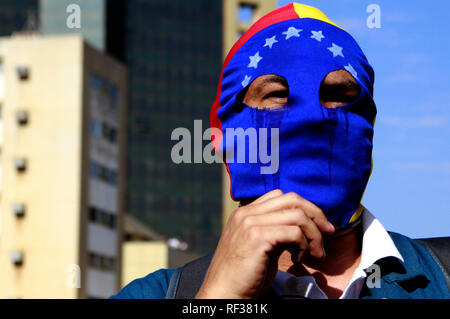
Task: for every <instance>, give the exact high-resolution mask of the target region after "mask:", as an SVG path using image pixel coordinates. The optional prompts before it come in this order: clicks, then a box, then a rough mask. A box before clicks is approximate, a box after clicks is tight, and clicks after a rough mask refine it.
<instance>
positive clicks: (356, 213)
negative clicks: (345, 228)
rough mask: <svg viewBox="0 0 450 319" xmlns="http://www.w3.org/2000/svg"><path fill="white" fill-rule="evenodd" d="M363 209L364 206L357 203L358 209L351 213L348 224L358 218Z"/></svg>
mask: <svg viewBox="0 0 450 319" xmlns="http://www.w3.org/2000/svg"><path fill="white" fill-rule="evenodd" d="M363 210H364V206H363V205H361V204H359V207H358V209H357V210H356V212H355V213H354V214H353V216H352V218H350V221H349V222H348V223H349V224H351V223H354V222H356V221H357V220H358V218H359V217H360V216H361V214H362V212H363Z"/></svg>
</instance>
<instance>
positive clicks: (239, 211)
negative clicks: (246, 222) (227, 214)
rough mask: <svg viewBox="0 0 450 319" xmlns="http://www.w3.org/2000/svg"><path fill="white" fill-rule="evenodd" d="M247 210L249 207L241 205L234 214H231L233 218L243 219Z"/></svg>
mask: <svg viewBox="0 0 450 319" xmlns="http://www.w3.org/2000/svg"><path fill="white" fill-rule="evenodd" d="M246 210H247V208H246V207H245V206H242V207H239V208H238V209H236V210H235V211H234V212H233V214H232V215H231V218H232V220H234V221H236V220H241V219H242V218H243V216H244V215H245V211H246Z"/></svg>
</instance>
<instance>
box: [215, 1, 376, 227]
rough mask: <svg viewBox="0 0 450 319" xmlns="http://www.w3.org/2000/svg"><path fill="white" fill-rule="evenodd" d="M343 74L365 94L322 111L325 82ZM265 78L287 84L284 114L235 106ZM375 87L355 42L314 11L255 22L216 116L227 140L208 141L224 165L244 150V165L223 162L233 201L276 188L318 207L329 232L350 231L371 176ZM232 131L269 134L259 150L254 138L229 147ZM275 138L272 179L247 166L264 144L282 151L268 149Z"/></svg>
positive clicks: (240, 45)
mask: <svg viewBox="0 0 450 319" xmlns="http://www.w3.org/2000/svg"><path fill="white" fill-rule="evenodd" d="M340 69H343V70H347V71H348V72H349V73H350V74H351V75H352V76H353V77H354V79H355V80H356V81H357V82H358V83H359V85H360V88H361V92H360V96H359V97H358V99H357V100H356V101H354V102H352V103H350V104H347V105H345V106H342V107H338V108H334V109H331V108H326V107H324V106H323V105H322V104H321V103H320V100H319V88H320V85H321V82H322V81H323V79H324V78H325V76H326V75H327V74H328V73H330V72H332V71H335V70H340ZM265 74H276V75H279V76H282V77H284V78H285V79H286V81H287V83H288V85H289V98H288V102H287V104H286V105H285V106H284V107H282V108H281V109H277V110H270V109H259V108H252V107H249V106H247V105H245V104H244V103H243V102H242V100H241V99H240V98H239V93H240V92H241V91H242V90H245V89H246V88H247V87H248V86H249V85H250V84H251V82H252V81H253V80H254V79H256V78H257V77H259V76H261V75H265ZM373 82H374V72H373V70H372V67H371V66H370V65H369V63H368V61H367V59H366V57H365V56H364V54H363V52H362V51H361V49H360V47H359V46H358V44H357V43H356V41H355V40H354V39H353V38H352V37H351V36H350V34H348V33H347V32H346V31H345V30H343V29H341V28H339V27H338V26H336V25H335V24H334V23H333V22H331V21H330V20H329V19H328V18H327V17H326V16H325V15H324V14H323V13H322V12H321V11H319V10H318V9H315V8H313V7H309V6H306V5H301V4H296V3H293V4H289V5H286V6H284V7H281V8H279V9H277V10H275V11H272V12H271V13H269V14H267V15H266V16H264V17H263V18H261V19H260V20H258V21H257V22H256V23H255V24H254V25H253V26H252V27H251V28H250V29H249V30H248V31H247V32H246V33H244V34H243V35H242V36H241V37H240V39H239V40H238V41H237V42H236V44H235V45H234V46H233V48H232V49H231V51H230V52H229V54H228V56H227V57H226V60H225V63H224V66H223V69H222V72H221V77H220V82H219V86H218V91H217V97H216V100H215V102H214V105H213V107H212V110H211V127H213V128H218V129H220V131H221V132H222V134H220V135H218V134H216V135H214V136H213V137H212V138H213V144H214V147H215V149H216V150H220V151H221V152H223V154H225V155H224V156H225V157H226V154H227V152H229V150H230V148H235V147H237V148H240V147H241V148H243V151H244V152H245V155H246V159H247V161H245V162H244V163H241V162H238V161H236V160H234V161H230V160H228V161H226V165H227V169H228V172H229V175H230V178H231V196H232V197H233V198H234V199H235V200H242V199H246V198H256V197H259V196H261V195H263V194H265V193H267V192H269V191H271V190H273V189H276V188H279V189H281V190H282V191H283V192H285V193H287V192H295V193H297V194H299V195H300V196H302V197H303V198H306V199H307V200H309V201H311V202H313V203H315V204H316V205H317V206H318V207H320V208H321V209H322V210H323V211H324V213H325V215H326V216H327V218H328V220H329V221H331V222H332V223H333V224H335V225H337V226H339V227H342V228H347V227H350V226H352V225H353V224H354V223H355V222H356V221H358V220H359V216H360V215H361V212H362V210H363V207H362V205H361V204H360V202H361V199H362V195H363V193H364V189H365V187H366V185H367V182H368V179H369V176H370V173H371V168H372V163H371V158H372V137H373V124H374V121H375V115H376V107H375V104H374V102H373V99H372V91H373ZM228 128H233V129H238V128H241V129H242V130H244V131H245V130H247V129H248V128H254V129H256V130H258V131H259V129H261V128H267V129H268V130H267V134H266V135H264V134H263V135H264V136H263V137H261V135H258V139H259V142H258V143H248V136H247V137H245V136H243V137H242V136H241V137H240V139H241V140H240V141H239V137H236V139H237V141H235V136H233V139H230V138H229V139H227V129H228ZM272 128H277V129H278V132H277V133H273V131H272V130H271V129H272ZM273 134H277V136H276V138H277V139H278V140H279V147H278V152H279V167H277V170H275V171H273V172H271V173H267V172H263V171H264V170H263V169H264V167H266V165H265V164H263V163H262V162H261V160H260V159H258V161H257V162H256V163H255V162H253V163H252V162H251V161H248V159H249V157H251V156H252V155H253V154H255V153H256V154H258V152H259V149H258V145H259V143H260V142H261V141H263V142H264V143H267V144H268V145H269V152H270V151H271V152H274V151H277V150H276V149H272V150H271V149H270V145H272V144H271V139H273V138H275V137H274V136H273ZM235 149H236V148H235ZM234 153H235V155H236V154H237V153H238V151H234Z"/></svg>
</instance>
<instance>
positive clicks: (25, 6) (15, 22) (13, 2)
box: [0, 0, 39, 36]
mask: <svg viewBox="0 0 450 319" xmlns="http://www.w3.org/2000/svg"><path fill="white" fill-rule="evenodd" d="M38 8H39V0H2V1H0V36H10V35H11V34H12V33H13V32H16V31H25V30H36V29H37V28H38Z"/></svg>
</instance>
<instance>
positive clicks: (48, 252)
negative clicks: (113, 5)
mask: <svg viewBox="0 0 450 319" xmlns="http://www.w3.org/2000/svg"><path fill="white" fill-rule="evenodd" d="M0 59H1V60H0V61H1V63H0V104H1V107H2V117H1V124H0V129H1V143H0V147H1V160H0V172H1V186H0V194H1V197H0V217H1V225H0V256H1V258H0V282H1V285H0V298H104V297H107V296H109V295H111V294H112V293H114V292H115V291H117V289H118V288H119V287H120V285H121V283H120V274H121V247H122V245H121V242H122V217H121V216H122V213H123V211H124V196H123V194H124V181H125V178H124V177H125V165H124V163H125V150H124V146H125V143H124V142H125V138H126V136H125V134H126V129H125V125H126V123H125V120H126V116H125V104H126V94H127V93H126V92H127V91H126V69H125V67H124V66H123V65H122V64H121V63H119V62H117V61H116V60H114V59H113V58H111V57H109V56H106V55H105V54H102V53H100V52H99V51H97V50H96V49H94V48H92V47H91V46H90V45H88V44H86V43H85V42H84V41H83V39H82V38H81V37H80V36H77V35H67V36H38V35H30V34H25V35H20V34H17V35H16V36H13V37H4V38H0Z"/></svg>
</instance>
